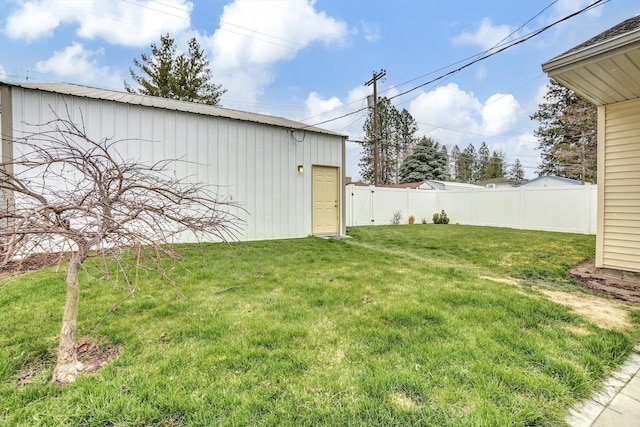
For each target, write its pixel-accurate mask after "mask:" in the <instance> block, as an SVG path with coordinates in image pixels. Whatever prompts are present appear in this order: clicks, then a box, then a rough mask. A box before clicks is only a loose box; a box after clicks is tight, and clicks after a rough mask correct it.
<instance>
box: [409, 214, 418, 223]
mask: <svg viewBox="0 0 640 427" xmlns="http://www.w3.org/2000/svg"><path fill="white" fill-rule="evenodd" d="M414 222H416V217H414V216H413V215H411V216H410V217H409V224H413V223H414Z"/></svg>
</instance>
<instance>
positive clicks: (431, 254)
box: [0, 225, 640, 426]
mask: <svg viewBox="0 0 640 427" xmlns="http://www.w3.org/2000/svg"><path fill="white" fill-rule="evenodd" d="M349 234H350V235H351V236H352V237H353V238H352V239H348V240H342V241H336V240H323V239H318V238H306V239H296V240H286V241H267V242H246V243H237V244H233V245H232V249H231V250H230V248H229V247H228V246H226V245H223V244H209V245H204V246H203V247H202V248H201V249H198V248H197V247H195V246H189V247H185V248H183V249H184V256H185V257H186V261H185V262H182V263H180V264H176V265H175V266H174V268H175V271H174V273H175V277H176V278H177V280H178V286H179V288H180V291H181V293H182V296H179V295H177V294H176V293H175V292H174V290H173V288H172V287H171V286H170V285H167V284H162V283H161V282H160V281H159V279H158V278H157V277H155V276H141V277H139V280H138V286H139V289H138V290H137V292H136V294H135V296H134V297H133V298H129V299H127V300H125V301H124V302H123V303H122V304H120V305H119V307H118V308H117V310H115V311H114V312H112V313H110V314H109V315H108V316H107V317H106V318H105V319H104V320H103V321H102V323H100V324H99V326H98V327H97V328H95V326H96V325H97V324H98V323H99V322H100V319H101V318H102V317H103V315H104V314H105V311H106V310H107V309H108V308H109V307H111V306H112V305H113V304H114V303H115V302H116V301H118V300H119V299H121V298H122V297H123V296H125V295H126V291H125V290H124V289H123V288H124V286H123V283H121V282H116V283H114V282H113V281H107V280H105V279H104V278H101V277H100V275H99V274H98V273H97V272H95V271H94V270H92V269H87V271H86V273H83V275H82V294H81V301H80V318H79V336H80V337H81V338H86V337H88V336H90V337H91V338H92V339H93V340H94V341H96V342H98V343H99V344H101V345H104V346H107V345H108V346H117V347H119V348H120V350H121V352H120V355H119V356H118V357H116V358H114V359H113V360H111V361H110V362H109V363H107V364H106V365H105V366H104V367H103V368H102V369H100V370H98V371H97V372H96V373H94V374H90V375H85V376H82V377H81V378H80V379H79V380H78V381H77V382H76V383H74V384H72V385H68V386H64V387H59V386H56V385H52V384H50V383H49V380H50V377H51V372H52V367H53V362H54V360H53V355H52V351H53V350H54V349H55V348H56V345H57V335H58V332H59V327H60V319H61V314H62V307H63V303H64V283H63V272H62V271H56V269H55V268H51V269H46V270H43V271H38V272H34V273H30V274H26V275H23V276H21V277H19V278H16V279H11V280H8V281H4V282H0V307H1V309H0V425H10V426H14V425H16V426H20V425H24V426H38V425H51V426H105V425H115V426H143V425H178V426H182V425H185V426H186V425H189V426H192V425H193V426H200V425H238V426H244V425H292V426H293V425H295V426H304V425H340V426H342V425H362V426H369V425H403V426H404V425H437V426H509V425H512V426H524V425H530V426H533V425H548V426H556V425H562V424H563V419H564V418H565V416H566V411H567V407H568V405H571V404H572V403H574V402H575V401H576V400H577V399H580V398H583V397H586V396H588V395H590V393H591V392H592V391H593V390H594V389H595V388H596V387H597V386H598V384H599V383H600V382H601V381H602V379H603V378H604V377H605V376H606V375H607V373H608V372H610V371H611V369H612V368H614V367H615V366H617V365H619V364H620V363H621V362H622V361H623V360H624V359H625V357H626V356H627V355H628V354H629V352H630V351H631V349H632V348H633V346H634V343H635V342H636V340H637V339H638V333H637V329H636V328H635V326H638V322H639V321H640V316H638V315H637V314H636V313H635V312H631V311H630V316H629V318H630V320H631V321H632V322H636V323H633V324H634V325H635V326H634V327H629V328H628V329H626V330H609V329H603V328H600V327H598V326H596V325H594V324H591V323H589V322H588V321H587V320H585V319H584V318H582V317H580V316H578V315H576V314H574V313H573V312H572V311H571V310H570V309H569V308H566V307H565V306H562V305H559V304H556V303H554V302H551V301H550V300H549V299H548V298H547V297H545V296H544V295H543V294H542V293H541V292H540V291H541V290H542V289H551V290H556V291H562V292H580V291H579V290H578V289H577V288H576V287H575V286H574V285H573V284H572V283H571V282H570V281H569V280H568V279H567V274H566V271H567V268H568V267H569V266H571V265H572V264H575V263H577V262H579V261H582V260H584V259H587V258H589V257H592V256H593V255H594V246H595V238H594V237H593V236H584V235H574V234H562V233H545V232H533V231H522V230H510V229H500V228H490V227H469V226H458V225H447V226H442V225H440V226H438V225H412V226H409V225H402V226H379V227H358V228H352V229H350V230H349ZM94 328H95V330H94Z"/></svg>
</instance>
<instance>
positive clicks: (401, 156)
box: [393, 108, 418, 183]
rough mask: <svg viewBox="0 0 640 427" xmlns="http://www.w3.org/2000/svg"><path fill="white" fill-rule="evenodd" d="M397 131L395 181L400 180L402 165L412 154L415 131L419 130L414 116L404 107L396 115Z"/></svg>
mask: <svg viewBox="0 0 640 427" xmlns="http://www.w3.org/2000/svg"><path fill="white" fill-rule="evenodd" d="M395 127H396V132H395V137H396V141H395V150H396V156H395V159H394V161H393V163H394V164H395V167H396V170H395V177H394V178H395V182H396V183H398V182H400V166H401V165H402V163H403V162H404V160H405V159H406V158H407V156H409V155H410V154H411V152H412V151H413V149H414V147H415V146H416V144H415V137H414V135H415V133H416V132H417V131H418V124H417V123H416V120H415V119H414V118H413V116H412V115H411V114H410V113H409V111H407V109H405V108H403V109H402V111H401V112H400V114H399V115H398V116H397V117H396V124H395Z"/></svg>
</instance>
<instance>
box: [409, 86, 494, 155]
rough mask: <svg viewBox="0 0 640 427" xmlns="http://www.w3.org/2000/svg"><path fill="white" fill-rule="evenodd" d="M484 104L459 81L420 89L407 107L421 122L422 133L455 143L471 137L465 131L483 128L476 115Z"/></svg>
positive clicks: (472, 131) (419, 122) (471, 131)
mask: <svg viewBox="0 0 640 427" xmlns="http://www.w3.org/2000/svg"><path fill="white" fill-rule="evenodd" d="M482 108H483V104H482V103H481V102H480V101H479V100H478V99H477V98H476V97H475V96H474V94H473V93H472V92H465V91H463V90H461V89H460V88H459V87H458V85H457V84H455V83H449V84H448V85H446V86H440V87H437V88H436V89H434V90H432V91H430V92H423V93H421V94H420V95H419V96H418V97H417V98H415V99H414V100H413V101H411V103H410V104H409V109H408V110H409V112H410V113H411V115H412V116H413V117H414V118H415V119H416V121H417V122H418V124H419V127H420V133H421V134H427V135H429V136H431V137H434V138H436V139H438V140H440V141H441V142H443V143H445V144H447V145H454V144H461V143H462V142H463V141H464V140H465V139H468V135H465V133H474V134H477V133H479V132H480V131H481V123H479V120H478V119H477V115H478V112H479V111H481V110H482ZM450 129H455V130H456V131H459V132H452V131H451V130H450Z"/></svg>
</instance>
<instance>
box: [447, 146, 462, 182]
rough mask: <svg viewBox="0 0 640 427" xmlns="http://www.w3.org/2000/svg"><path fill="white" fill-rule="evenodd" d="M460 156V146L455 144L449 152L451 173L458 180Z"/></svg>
mask: <svg viewBox="0 0 640 427" xmlns="http://www.w3.org/2000/svg"><path fill="white" fill-rule="evenodd" d="M459 158H460V148H459V147H458V146H457V145H454V146H453V148H452V149H451V153H450V154H449V175H450V176H451V178H452V179H453V180H454V181H458V175H459V172H458V159H459Z"/></svg>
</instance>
